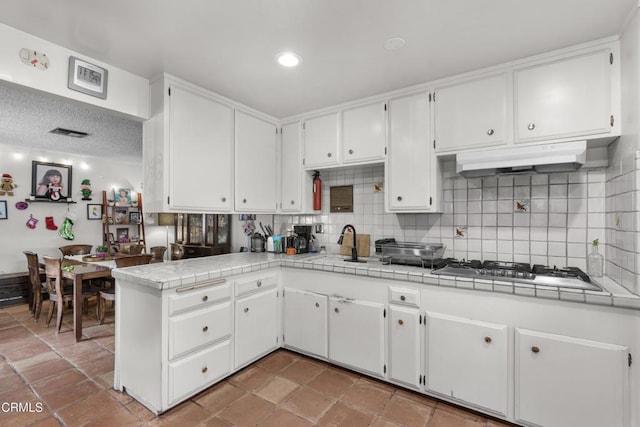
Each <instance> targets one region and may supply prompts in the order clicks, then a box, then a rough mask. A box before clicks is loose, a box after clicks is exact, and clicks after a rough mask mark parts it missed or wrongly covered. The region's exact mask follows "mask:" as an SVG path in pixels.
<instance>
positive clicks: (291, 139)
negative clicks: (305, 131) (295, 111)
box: [280, 122, 304, 212]
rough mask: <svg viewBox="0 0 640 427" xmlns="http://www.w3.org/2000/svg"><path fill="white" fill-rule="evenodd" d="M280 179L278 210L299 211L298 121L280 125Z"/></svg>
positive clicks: (300, 182) (299, 147) (299, 149)
mask: <svg viewBox="0 0 640 427" xmlns="http://www.w3.org/2000/svg"><path fill="white" fill-rule="evenodd" d="M281 158H282V166H281V167H280V171H281V172H282V179H281V183H280V189H281V192H280V210H281V211H282V212H300V211H301V210H302V181H303V173H304V172H303V170H302V144H301V143H300V122H296V123H291V124H288V125H284V126H282V155H281Z"/></svg>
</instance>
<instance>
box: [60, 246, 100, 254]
mask: <svg viewBox="0 0 640 427" xmlns="http://www.w3.org/2000/svg"><path fill="white" fill-rule="evenodd" d="M92 248H93V245H67V246H60V247H59V248H58V249H60V252H62V256H66V255H88V254H90V253H91V249H92Z"/></svg>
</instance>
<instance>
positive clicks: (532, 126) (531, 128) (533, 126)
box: [527, 123, 536, 130]
mask: <svg viewBox="0 0 640 427" xmlns="http://www.w3.org/2000/svg"><path fill="white" fill-rule="evenodd" d="M535 128H536V124H535V123H529V126H527V129H529V130H534V129H535Z"/></svg>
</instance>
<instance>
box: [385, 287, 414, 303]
mask: <svg viewBox="0 0 640 427" xmlns="http://www.w3.org/2000/svg"><path fill="white" fill-rule="evenodd" d="M419 301H420V291H419V290H417V289H411V288H402V287H399V286H389V302H391V303H393V304H403V305H409V306H412V307H418V305H419Z"/></svg>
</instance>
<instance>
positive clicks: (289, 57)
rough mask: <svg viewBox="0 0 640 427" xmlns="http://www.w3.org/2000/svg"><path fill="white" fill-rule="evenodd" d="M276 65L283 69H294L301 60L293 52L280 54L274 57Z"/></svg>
mask: <svg viewBox="0 0 640 427" xmlns="http://www.w3.org/2000/svg"><path fill="white" fill-rule="evenodd" d="M276 60H277V61H278V64H280V65H282V66H283V67H295V66H297V65H299V64H300V63H301V62H302V58H300V56H298V55H296V54H295V53H293V52H282V53H279V54H278V55H277V56H276Z"/></svg>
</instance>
